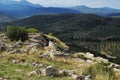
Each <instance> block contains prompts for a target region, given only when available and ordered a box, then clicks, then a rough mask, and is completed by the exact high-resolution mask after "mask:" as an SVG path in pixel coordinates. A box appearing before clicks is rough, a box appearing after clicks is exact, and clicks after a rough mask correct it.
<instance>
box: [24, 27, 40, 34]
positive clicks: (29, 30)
mask: <svg viewBox="0 0 120 80" xmlns="http://www.w3.org/2000/svg"><path fill="white" fill-rule="evenodd" d="M26 30H27V32H28V33H38V32H39V31H38V30H37V29H36V28H29V29H26Z"/></svg>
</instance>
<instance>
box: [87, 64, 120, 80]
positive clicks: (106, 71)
mask: <svg viewBox="0 0 120 80" xmlns="http://www.w3.org/2000/svg"><path fill="white" fill-rule="evenodd" d="M107 65H108V64H106V63H104V62H101V63H97V64H95V65H92V66H90V67H89V68H87V70H86V73H87V74H90V75H91V76H92V79H93V80H119V78H120V77H119V76H117V75H116V74H115V72H114V71H113V69H112V68H108V67H107Z"/></svg>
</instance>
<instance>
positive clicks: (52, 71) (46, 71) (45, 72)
mask: <svg viewBox="0 0 120 80" xmlns="http://www.w3.org/2000/svg"><path fill="white" fill-rule="evenodd" d="M42 75H44V76H55V75H56V69H55V68H54V67H53V66H48V67H47V68H45V69H43V70H42Z"/></svg>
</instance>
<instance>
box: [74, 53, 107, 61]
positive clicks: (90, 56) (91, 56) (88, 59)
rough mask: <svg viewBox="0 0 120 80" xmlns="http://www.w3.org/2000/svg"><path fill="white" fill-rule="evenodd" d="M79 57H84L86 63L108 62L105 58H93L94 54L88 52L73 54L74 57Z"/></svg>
mask: <svg viewBox="0 0 120 80" xmlns="http://www.w3.org/2000/svg"><path fill="white" fill-rule="evenodd" d="M80 55H82V56H84V57H85V58H86V59H87V60H86V62H87V63H93V62H98V63H99V62H104V63H108V62H109V61H108V59H105V58H102V57H95V56H94V54H91V53H89V52H87V53H82V52H81V53H75V54H74V57H75V58H77V57H78V56H80Z"/></svg>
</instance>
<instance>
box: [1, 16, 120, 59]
mask: <svg viewBox="0 0 120 80" xmlns="http://www.w3.org/2000/svg"><path fill="white" fill-rule="evenodd" d="M6 25H17V26H24V27H36V28H38V29H39V30H40V31H42V32H43V33H52V34H53V35H55V36H57V37H59V38H60V39H62V40H63V41H65V42H66V43H67V44H68V45H70V46H71V47H70V48H71V50H72V51H73V52H76V51H94V52H100V53H102V54H107V55H108V56H115V57H116V56H117V57H118V56H120V42H119V41H120V18H107V17H101V16H96V15H91V14H62V15H38V16H33V17H30V18H27V19H23V20H19V21H16V22H12V23H5V24H1V27H2V26H3V27H4V26H6Z"/></svg>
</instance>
